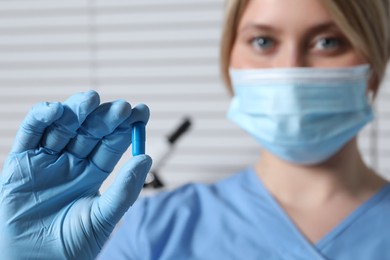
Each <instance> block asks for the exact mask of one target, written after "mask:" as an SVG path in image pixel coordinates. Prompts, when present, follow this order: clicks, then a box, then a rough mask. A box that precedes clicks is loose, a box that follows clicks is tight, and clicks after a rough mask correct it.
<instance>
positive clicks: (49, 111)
mask: <svg viewBox="0 0 390 260" xmlns="http://www.w3.org/2000/svg"><path fill="white" fill-rule="evenodd" d="M99 103H100V100H99V96H98V94H97V93H96V92H94V91H90V92H86V93H79V94H76V95H74V96H72V97H70V98H69V99H68V100H67V101H65V102H64V103H41V104H38V105H36V106H35V107H33V108H32V110H31V111H30V113H29V114H28V115H27V117H26V119H25V120H24V122H23V123H22V125H21V127H20V129H19V131H18V134H17V137H16V139H15V143H14V145H13V147H12V151H11V153H10V155H9V158H8V159H7V161H6V163H5V166H4V169H3V172H2V175H1V176H0V259H7V260H8V259H93V258H94V257H96V255H97V254H98V253H99V251H100V250H101V248H102V247H103V244H104V243H105V242H106V240H107V239H108V237H109V235H110V233H111V232H112V230H113V229H114V227H115V225H116V223H117V222H118V221H119V220H120V218H121V217H122V216H123V214H124V213H125V212H126V211H127V209H128V208H129V207H130V206H131V205H132V204H133V203H134V201H135V200H136V199H137V197H138V194H139V192H140V191H141V189H142V186H143V183H144V180H145V177H146V174H147V172H148V171H149V169H150V166H151V159H150V157H149V156H147V155H139V156H135V157H133V158H131V159H130V161H129V162H128V163H127V164H126V165H125V166H124V167H123V168H122V170H121V171H120V172H119V173H118V176H117V178H116V180H115V182H114V184H113V185H112V186H111V187H110V188H109V189H108V190H107V191H106V192H105V193H104V194H102V195H100V194H99V188H100V186H101V184H102V182H103V181H104V180H105V179H106V177H107V176H108V175H109V173H110V172H111V171H112V170H113V168H114V166H115V165H116V163H117V162H118V160H119V159H120V157H121V156H122V154H123V153H124V152H125V150H126V149H127V148H128V146H129V145H130V144H131V125H132V123H134V122H137V121H143V122H145V123H146V122H147V120H148V118H149V110H148V108H147V107H146V106H145V105H140V106H137V107H135V108H131V106H130V105H129V104H128V103H127V102H125V101H121V100H118V101H115V102H111V103H104V104H101V105H99Z"/></svg>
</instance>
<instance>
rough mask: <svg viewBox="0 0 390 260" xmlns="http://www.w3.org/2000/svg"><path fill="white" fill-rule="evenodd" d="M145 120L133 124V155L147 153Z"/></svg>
mask: <svg viewBox="0 0 390 260" xmlns="http://www.w3.org/2000/svg"><path fill="white" fill-rule="evenodd" d="M145 128H146V127H145V123H144V122H136V123H134V124H133V129H132V135H131V141H132V153H133V156H136V155H139V154H145V142H146V129H145Z"/></svg>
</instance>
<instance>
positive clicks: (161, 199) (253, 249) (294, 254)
mask: <svg viewBox="0 0 390 260" xmlns="http://www.w3.org/2000/svg"><path fill="white" fill-rule="evenodd" d="M98 259H110V260H113V259H115V260H117V259H137V260H138V259H175V260H176V259H202V260H203V259H213V260H215V259H246V260H247V259H267V260H273V259H278V260H281V259H285V260H295V259H297V260H298V259H299V260H305V259H307V260H317V259H318V260H320V259H321V260H324V259H327V260H329V259H337V260H343V259H345V260H347V259H348V260H350V259H354V260H358V259H362V260H367V259H375V260H377V259H378V260H382V259H390V184H388V185H386V186H385V187H384V188H382V189H381V190H380V191H379V192H378V193H377V194H375V195H374V196H373V197H371V198H370V199H369V200H368V201H366V202H365V203H363V204H362V205H361V206H360V207H358V208H357V209H356V210H355V211H354V212H352V213H351V214H350V215H349V216H348V217H346V218H345V219H344V220H343V221H342V222H341V223H340V224H339V225H338V226H337V227H336V228H334V229H333V230H332V231H331V232H329V233H328V234H327V235H325V237H323V238H322V239H321V240H320V241H319V242H318V243H316V244H312V243H310V242H309V241H308V240H307V239H306V238H305V236H304V235H303V234H302V233H301V232H300V231H299V229H298V228H297V227H296V226H295V225H294V223H293V222H292V220H291V219H290V218H289V217H288V215H287V214H286V213H285V212H284V210H283V209H282V208H281V207H280V205H279V204H278V203H277V202H276V201H275V199H274V198H273V197H272V196H271V194H270V193H269V192H268V191H267V189H266V188H265V187H264V185H263V184H262V183H261V180H260V179H259V178H258V177H257V176H256V173H255V172H254V170H253V169H251V168H248V169H246V170H244V171H243V172H240V173H238V174H236V175H234V176H232V177H229V178H227V179H225V180H223V181H220V182H218V183H215V184H212V185H202V184H190V185H186V186H183V187H181V188H179V189H177V190H174V191H172V192H166V193H162V194H158V195H157V196H154V197H149V198H143V199H140V200H138V201H137V202H136V203H135V204H134V206H133V207H132V208H131V209H130V210H129V211H128V212H127V213H126V215H125V216H124V218H123V221H122V223H121V225H120V226H119V228H118V229H117V230H116V231H115V232H114V233H113V235H112V237H111V239H110V240H109V241H108V242H107V244H106V245H105V247H104V248H103V250H102V252H101V254H100V255H99V257H98Z"/></svg>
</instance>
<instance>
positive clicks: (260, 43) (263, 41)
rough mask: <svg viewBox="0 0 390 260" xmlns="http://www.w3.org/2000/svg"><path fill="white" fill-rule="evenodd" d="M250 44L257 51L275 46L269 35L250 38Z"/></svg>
mask: <svg viewBox="0 0 390 260" xmlns="http://www.w3.org/2000/svg"><path fill="white" fill-rule="evenodd" d="M251 44H252V46H253V48H255V50H257V51H267V50H270V49H272V48H273V47H274V46H275V41H274V40H273V39H271V38H269V37H256V38H254V39H252V40H251Z"/></svg>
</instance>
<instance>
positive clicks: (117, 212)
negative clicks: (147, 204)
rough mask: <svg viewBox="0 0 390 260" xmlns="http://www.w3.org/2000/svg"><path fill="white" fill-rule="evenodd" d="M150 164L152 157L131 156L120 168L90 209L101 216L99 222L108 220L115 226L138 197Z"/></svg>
mask: <svg viewBox="0 0 390 260" xmlns="http://www.w3.org/2000/svg"><path fill="white" fill-rule="evenodd" d="M151 166H152V159H151V158H150V157H149V156H148V155H145V154H143V155H138V156H134V157H132V158H131V159H130V161H129V162H128V163H127V164H126V165H125V166H123V168H122V169H121V170H120V172H119V173H118V176H117V177H116V179H115V181H114V183H113V184H112V185H111V186H110V187H109V188H108V189H107V191H106V192H104V193H103V195H102V196H101V197H100V198H99V199H98V200H97V201H96V204H97V205H94V206H96V207H93V208H92V210H97V211H99V212H94V213H95V214H93V215H95V216H97V217H98V216H100V217H101V218H103V219H100V222H101V223H104V222H108V223H109V224H111V225H112V226H115V225H116V223H117V222H118V221H119V220H120V219H121V218H122V216H123V214H125V212H126V211H127V210H128V209H129V207H130V206H131V205H133V203H134V202H135V200H136V199H137V198H138V195H139V193H140V192H141V189H142V187H143V185H144V182H145V178H146V175H147V174H148V172H149V170H150V167H151Z"/></svg>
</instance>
